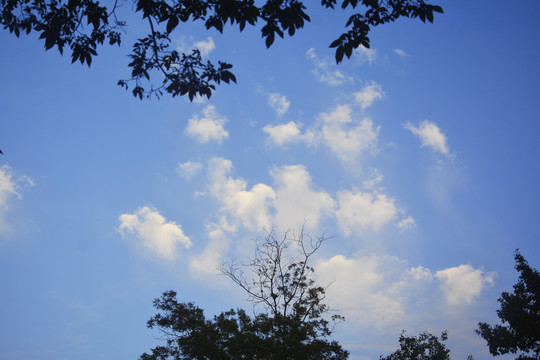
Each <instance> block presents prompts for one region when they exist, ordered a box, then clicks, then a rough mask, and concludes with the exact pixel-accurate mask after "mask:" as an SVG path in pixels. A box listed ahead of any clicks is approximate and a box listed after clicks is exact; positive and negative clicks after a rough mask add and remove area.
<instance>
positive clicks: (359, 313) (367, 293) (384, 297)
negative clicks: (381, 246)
mask: <svg viewBox="0 0 540 360" xmlns="http://www.w3.org/2000/svg"><path fill="white" fill-rule="evenodd" d="M315 269H316V273H317V276H318V278H319V279H320V284H321V285H322V286H324V285H326V284H328V283H332V285H331V286H330V287H329V288H328V290H327V303H328V304H332V307H333V308H337V309H339V312H340V313H342V314H343V315H345V317H346V318H347V322H352V324H356V325H360V326H365V327H366V328H375V329H381V328H385V327H387V326H391V325H392V324H396V323H397V324H400V323H402V321H403V318H404V317H405V315H406V310H407V309H406V305H407V304H406V301H405V300H406V299H404V297H403V295H404V294H403V293H402V292H401V291H400V290H401V289H402V286H401V282H402V279H401V277H402V276H404V275H405V274H406V273H405V272H404V271H403V270H404V269H405V264H404V263H403V262H402V261H400V260H399V259H397V258H393V257H378V256H375V255H371V256H358V257H356V258H347V257H345V256H343V255H337V256H334V257H332V258H330V259H328V260H321V261H319V262H318V263H317V264H316V265H315ZM396 269H398V270H399V271H396ZM400 272H401V275H399V273H400Z"/></svg>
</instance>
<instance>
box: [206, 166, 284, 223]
mask: <svg viewBox="0 0 540 360" xmlns="http://www.w3.org/2000/svg"><path fill="white" fill-rule="evenodd" d="M231 169H232V162H231V161H230V160H227V159H223V158H213V159H211V160H210V162H209V164H208V174H209V178H210V194H211V195H213V196H214V197H215V198H217V199H218V200H219V202H220V203H221V212H224V213H226V214H228V215H229V216H230V217H231V219H232V221H233V222H234V223H240V224H242V225H243V226H244V227H245V228H248V229H252V230H256V231H259V230H261V229H262V228H269V226H271V225H272V221H271V219H270V214H269V208H270V207H271V206H272V205H273V203H274V201H275V199H276V194H275V191H274V190H273V189H272V188H271V187H270V186H268V185H265V184H256V185H254V186H253V187H252V188H251V189H249V190H248V188H247V182H246V181H245V180H244V179H241V178H239V179H234V178H232V177H231V176H230V175H229V173H230V171H231Z"/></svg>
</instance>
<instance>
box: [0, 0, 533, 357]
mask: <svg viewBox="0 0 540 360" xmlns="http://www.w3.org/2000/svg"><path fill="white" fill-rule="evenodd" d="M441 5H443V7H444V9H445V15H443V16H437V17H436V20H435V23H434V24H422V23H421V22H420V21H400V22H398V23H397V24H391V25H386V26H383V27H381V28H378V29H376V30H374V31H373V33H372V35H371V39H372V50H367V49H361V50H359V51H357V52H355V54H354V56H353V57H352V58H351V59H350V60H346V61H344V63H343V64H341V65H339V66H336V65H335V62H334V60H333V51H332V50H331V49H329V48H328V44H330V43H331V42H332V40H334V39H335V38H336V37H337V36H338V34H339V33H340V31H341V30H342V29H343V24H344V21H345V17H346V16H345V14H343V13H341V12H340V11H334V12H328V11H323V10H322V9H319V7H318V6H310V8H308V10H309V14H310V15H311V18H312V23H311V24H308V25H307V26H306V28H305V29H303V30H302V31H300V32H299V33H298V34H297V35H296V36H295V37H294V38H292V39H291V38H289V39H285V40H279V41H276V43H275V44H274V46H273V47H272V48H271V49H270V50H266V48H265V46H264V42H263V41H262V40H261V39H260V34H259V32H258V30H257V29H247V30H246V31H244V33H242V34H239V33H238V31H237V30H236V29H227V31H226V33H225V35H219V34H217V33H214V32H207V31H204V29H203V28H202V27H198V26H192V25H190V26H186V27H185V28H184V29H183V30H182V31H180V32H179V33H178V34H177V38H175V39H174V41H175V46H177V47H178V48H180V49H189V48H191V47H192V46H193V45H194V44H196V43H199V46H202V47H204V49H206V54H205V56H207V57H208V58H210V59H213V60H224V61H229V62H231V63H232V64H234V68H233V70H234V72H235V74H236V76H237V79H238V84H237V85H232V86H228V85H224V86H222V87H220V88H219V89H218V91H217V92H216V94H215V95H214V96H213V97H212V98H211V99H210V100H209V101H208V100H201V101H195V102H193V103H190V102H189V101H188V100H187V99H184V98H175V99H169V98H166V97H165V98H163V99H161V100H160V101H156V100H152V101H142V102H141V101H139V100H136V99H134V98H133V97H132V96H131V95H130V93H127V92H125V91H124V90H122V89H121V88H120V87H118V86H116V85H115V84H116V81H117V80H118V79H120V78H125V77H127V75H128V71H129V70H128V68H127V67H126V65H127V63H128V58H127V56H126V55H127V53H128V52H129V40H128V38H129V37H128V38H126V41H125V43H124V45H123V46H122V47H121V48H103V49H102V50H101V53H100V56H98V57H97V58H95V59H94V62H93V64H92V68H91V69H88V68H87V67H81V66H79V65H70V59H69V57H61V56H60V55H59V54H58V53H56V52H54V51H49V52H45V51H44V50H43V45H42V44H41V43H40V42H39V41H37V40H36V36H30V37H23V38H21V39H16V38H14V37H12V36H10V35H9V34H8V33H7V32H5V31H3V32H0V43H1V44H2V51H1V52H0V79H1V80H0V83H1V86H0V148H1V149H2V150H3V152H4V153H5V155H3V156H1V157H0V286H1V294H2V296H1V297H0V316H1V318H2V324H3V325H2V327H1V328H0V359H10V360H11V359H73V360H75V359H77V360H85V359H136V358H137V357H138V356H139V355H140V354H142V353H143V352H145V351H148V350H149V349H150V347H152V346H155V345H157V344H159V341H157V340H156V339H154V337H153V335H157V333H154V332H152V331H151V330H148V329H146V326H145V325H146V320H148V318H149V317H150V316H152V315H153V314H154V310H153V308H152V300H153V298H155V297H158V296H159V295H160V294H161V293H162V292H163V291H165V290H169V289H173V290H175V291H177V292H178V293H179V298H180V300H182V301H194V302H196V303H197V304H198V305H200V306H201V307H203V308H205V309H206V310H207V313H208V314H209V315H211V314H215V313H218V312H220V311H223V310H227V309H229V308H231V307H248V308H249V306H250V305H249V304H247V303H245V302H244V301H243V298H244V297H243V294H242V292H241V291H239V289H237V288H236V287H235V286H234V284H232V283H231V282H230V281H228V280H227V279H226V278H225V277H223V276H219V275H216V268H217V266H218V265H219V263H220V262H221V261H223V260H229V259H232V258H235V259H242V258H245V257H247V256H249V255H250V254H251V253H252V251H253V243H252V240H253V239H254V238H256V237H260V236H262V235H263V234H264V232H263V229H268V228H270V227H272V226H275V227H276V228H277V230H278V231H284V230H286V229H289V228H294V229H298V228H299V226H301V224H302V223H303V222H304V221H306V226H307V231H308V232H309V233H310V234H313V235H318V234H321V233H323V232H324V233H325V234H326V235H327V236H329V237H331V238H330V239H329V240H328V241H327V242H326V243H325V245H324V246H323V248H322V249H321V250H320V252H319V253H318V254H317V258H316V259H315V262H314V264H315V266H316V270H317V274H318V277H319V280H320V282H321V283H322V284H326V283H329V282H331V281H332V280H334V279H335V282H334V284H333V285H332V286H331V287H330V288H329V290H328V297H327V300H328V304H329V305H330V306H331V307H332V308H334V309H339V310H340V312H341V313H342V314H343V315H344V316H345V317H346V319H347V320H346V322H345V323H343V324H341V325H339V326H338V328H337V331H336V333H335V337H336V339H337V340H339V341H340V342H341V343H342V344H343V346H344V347H345V348H347V349H349V350H350V351H351V358H352V359H377V358H378V356H379V355H380V354H388V353H390V352H391V351H393V350H395V349H396V348H397V340H398V337H399V334H400V332H401V330H402V329H407V330H408V332H409V333H410V334H417V333H418V332H421V331H424V330H428V331H431V332H434V333H439V332H440V331H442V330H445V329H447V330H448V331H449V337H450V340H449V341H448V346H449V347H450V349H451V350H452V354H453V357H454V358H456V359H460V358H461V359H464V358H466V355H468V354H472V355H474V357H475V359H486V358H489V354H488V353H487V347H486V345H485V343H484V342H483V340H482V339H480V338H479V337H478V336H477V335H475V334H474V333H473V330H474V329H475V326H476V323H477V322H478V321H488V322H495V321H496V320H497V318H496V314H495V310H496V309H497V301H496V299H497V298H498V296H499V295H500V293H501V291H504V290H510V289H511V286H512V285H513V284H514V283H515V282H516V279H517V274H516V272H515V271H514V269H513V265H514V261H513V252H514V250H515V249H516V248H520V249H521V252H522V254H523V255H524V256H525V257H526V258H527V259H528V260H529V262H530V263H531V265H533V266H534V267H537V268H538V267H539V264H540V251H539V250H540V246H539V244H538V233H539V231H538V230H539V224H540V221H539V220H540V219H539V214H540V185H539V184H540V171H539V159H540V141H539V140H540V125H539V121H538V120H539V115H538V104H539V102H540V93H539V90H538V89H539V84H540V71H539V67H538V64H540V50H539V48H538V44H540V25H539V23H538V19H537V14H538V13H540V3H539V2H538V1H533V0H523V1H516V2H512V3H511V4H510V3H509V2H508V1H499V0H494V1H473V2H471V1H465V0H459V1H452V2H444V3H441ZM129 7H130V5H128V4H126V5H125V9H124V10H129ZM139 27H140V25H137V24H136V23H133V24H132V25H131V27H130V28H129V30H130V31H132V30H133V31H135V32H136V31H138V30H139ZM179 29H181V28H179Z"/></svg>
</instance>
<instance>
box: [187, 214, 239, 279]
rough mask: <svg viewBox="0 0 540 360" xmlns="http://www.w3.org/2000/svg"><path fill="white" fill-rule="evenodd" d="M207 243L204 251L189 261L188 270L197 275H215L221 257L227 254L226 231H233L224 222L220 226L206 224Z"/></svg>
mask: <svg viewBox="0 0 540 360" xmlns="http://www.w3.org/2000/svg"><path fill="white" fill-rule="evenodd" d="M207 230H208V238H209V240H210V241H209V243H208V244H207V245H206V247H205V248H204V250H203V251H202V252H201V253H200V254H198V255H196V256H193V257H192V258H191V259H190V262H189V268H190V270H191V271H192V272H193V273H195V274H198V275H216V274H218V273H219V271H218V269H219V266H220V264H221V262H222V256H223V254H224V253H226V252H227V250H228V249H229V245H230V239H229V238H228V236H227V231H234V229H233V228H230V227H229V225H228V224H227V223H226V222H221V223H220V224H208V225H207Z"/></svg>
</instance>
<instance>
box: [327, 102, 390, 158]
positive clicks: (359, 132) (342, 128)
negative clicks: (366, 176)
mask: <svg viewBox="0 0 540 360" xmlns="http://www.w3.org/2000/svg"><path fill="white" fill-rule="evenodd" d="M352 111H353V110H352V108H351V107H350V106H349V105H338V106H336V107H335V108H334V109H332V110H331V111H329V112H327V113H322V114H321V115H320V116H319V119H318V121H319V123H320V134H321V137H322V140H323V142H324V144H325V145H326V146H328V147H329V148H330V150H331V151H332V152H333V153H335V154H336V155H337V157H338V158H339V159H340V160H341V161H342V162H344V163H346V164H354V163H356V161H357V159H358V157H359V156H360V155H361V154H362V153H363V152H364V151H366V150H368V149H371V150H375V148H376V144H377V136H378V134H379V129H380V128H379V127H378V126H375V125H374V124H373V121H371V120H370V119H368V118H364V119H362V120H360V121H358V120H354V119H353V117H352Z"/></svg>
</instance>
